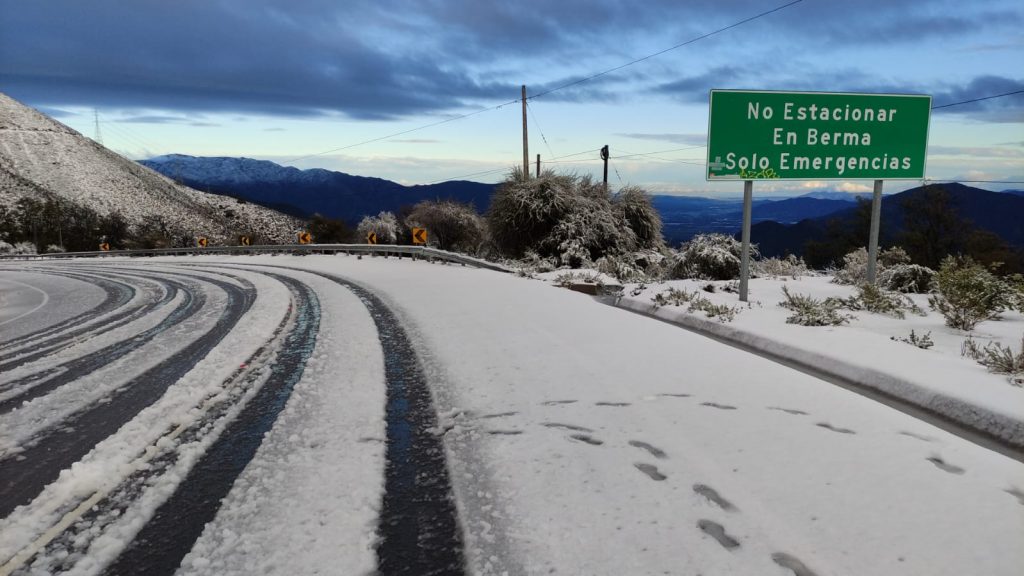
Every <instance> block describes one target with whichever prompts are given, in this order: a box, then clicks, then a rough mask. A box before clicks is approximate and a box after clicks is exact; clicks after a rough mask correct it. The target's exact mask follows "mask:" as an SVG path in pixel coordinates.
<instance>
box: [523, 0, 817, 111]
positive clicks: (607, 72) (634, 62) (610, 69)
mask: <svg viewBox="0 0 1024 576" xmlns="http://www.w3.org/2000/svg"><path fill="white" fill-rule="evenodd" d="M800 2H803V0H793V1H792V2H789V3H788V4H783V5H782V6H778V7H776V8H772V9H771V10H766V11H764V12H761V13H760V14H756V15H754V16H751V17H749V18H746V19H743V20H740V21H739V22H735V23H733V24H729V25H728V26H725V27H722V28H719V29H717V30H714V31H712V32H708V33H706V34H702V35H700V36H697V37H695V38H691V39H689V40H687V41H685V42H682V43H679V44H676V45H675V46H672V47H671V48H665V49H664V50H660V51H658V52H655V53H653V54H648V55H647V56H643V57H642V58H637V59H636V60H632V61H630V62H626V63H625V64H622V65H619V66H616V67H614V68H609V69H607V70H604V71H602V72H598V73H597V74H592V75H590V76H587V77H586V78H581V79H579V80H574V81H572V82H569V83H566V84H563V85H561V86H556V87H555V88H551V89H550V90H545V91H544V92H541V93H539V94H534V95H533V96H529V97H528V98H527V100H532V99H535V98H540V97H542V96H547V95H548V94H551V93H552V92H557V91H559V90H564V89H566V88H571V87H573V86H577V85H579V84H583V83H584V82H589V81H591V80H593V79H595V78H600V77H601V76H604V75H606V74H611V73H612V72H616V71H619V70H622V69H623V68H626V67H628V66H632V65H634V64H638V63H640V62H643V61H644V60H650V59H651V58H654V57H656V56H661V55H662V54H664V53H666V52H671V51H673V50H676V49H678V48H682V47H683V46H687V45H689V44H693V43H694V42H699V41H701V40H704V39H706V38H710V37H712V36H714V35H716V34H721V33H722V32H725V31H726V30H731V29H733V28H736V27H737V26H742V25H744V24H746V23H748V22H752V21H754V20H757V19H758V18H763V17H765V16H768V15H769V14H773V13H775V12H778V11H780V10H785V9H786V8H789V7H790V6H793V5H794V4H799V3H800Z"/></svg>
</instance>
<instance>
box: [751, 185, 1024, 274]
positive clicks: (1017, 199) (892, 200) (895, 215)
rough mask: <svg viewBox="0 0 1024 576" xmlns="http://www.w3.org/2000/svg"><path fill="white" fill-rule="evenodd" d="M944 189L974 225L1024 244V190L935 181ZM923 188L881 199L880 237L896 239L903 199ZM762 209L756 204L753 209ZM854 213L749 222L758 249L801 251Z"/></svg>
mask: <svg viewBox="0 0 1024 576" xmlns="http://www.w3.org/2000/svg"><path fill="white" fill-rule="evenodd" d="M933 186H938V187H941V188H943V189H944V190H945V191H946V192H947V193H948V194H949V199H950V204H951V206H952V208H953V210H955V211H956V214H957V216H958V217H959V218H961V219H963V220H965V221H967V222H968V223H969V224H970V225H971V226H973V227H974V228H977V229H980V230H985V231H988V232H992V233H994V234H996V235H997V236H999V237H1000V238H1002V239H1003V240H1004V241H1006V242H1007V243H1009V244H1010V245H1012V246H1016V247H1024V194H1021V193H1020V191H1017V190H1014V191H1006V192H991V191H989V190H982V189H981V188H974V187H972V186H965V185H963V184H957V183H950V184H936V185H933ZM923 194H925V188H924V187H917V188H911V189H910V190H905V191H903V192H900V193H898V194H892V195H889V196H884V197H883V198H882V214H881V229H880V232H879V237H880V241H881V242H882V243H883V244H885V243H889V242H893V241H895V240H896V239H897V238H898V237H899V235H900V233H901V232H902V231H903V222H904V213H903V211H904V203H905V202H906V201H908V200H914V199H915V198H920V197H921V196H922V195H923ZM760 211H762V209H761V208H758V207H755V208H754V213H755V214H757V213H758V212H760ZM856 218H857V207H856V206H851V207H849V208H846V209H845V210H841V211H838V212H833V213H831V214H825V215H821V216H818V217H815V218H808V219H805V220H802V221H800V222H796V223H791V224H788V225H787V224H784V223H778V222H760V223H758V224H754V225H753V226H752V227H751V231H750V238H751V241H752V242H755V243H757V244H758V246H759V248H760V250H761V254H762V255H765V256H781V255H783V254H786V253H791V254H797V255H800V254H803V251H804V248H805V247H806V245H807V242H809V241H812V240H813V241H821V240H823V239H824V238H825V236H826V231H827V229H828V226H829V224H830V222H833V221H834V222H836V223H840V224H841V225H843V226H852V225H853V222H854V221H855V220H856Z"/></svg>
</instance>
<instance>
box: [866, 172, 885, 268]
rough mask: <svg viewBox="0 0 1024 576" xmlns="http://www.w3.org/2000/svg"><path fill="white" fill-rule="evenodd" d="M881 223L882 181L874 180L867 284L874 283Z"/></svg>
mask: <svg viewBox="0 0 1024 576" xmlns="http://www.w3.org/2000/svg"><path fill="white" fill-rule="evenodd" d="M881 223H882V180H875V190H874V194H872V197H871V236H870V238H869V239H868V284H874V283H875V273H876V272H877V268H878V229H879V227H880V226H881Z"/></svg>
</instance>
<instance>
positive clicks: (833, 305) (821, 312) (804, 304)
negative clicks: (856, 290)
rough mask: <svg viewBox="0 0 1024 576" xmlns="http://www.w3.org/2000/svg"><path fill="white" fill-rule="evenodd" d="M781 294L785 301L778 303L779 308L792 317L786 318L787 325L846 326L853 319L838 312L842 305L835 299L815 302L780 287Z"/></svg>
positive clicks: (808, 297)
mask: <svg viewBox="0 0 1024 576" xmlns="http://www.w3.org/2000/svg"><path fill="white" fill-rule="evenodd" d="M782 293H783V294H784V295H785V296H786V300H785V301H783V302H779V306H782V307H783V308H785V309H787V310H790V311H792V312H793V315H792V316H790V317H789V318H786V323H787V324H799V325H800V326H839V325H841V324H846V323H847V322H849V321H850V320H851V319H852V318H853V317H852V316H850V315H849V314H843V313H841V312H840V311H839V310H840V309H841V308H842V307H843V303H842V301H840V300H837V299H835V298H826V299H824V300H817V299H815V298H812V297H811V296H808V295H806V294H796V295H794V294H790V293H789V289H788V288H787V287H785V286H783V287H782Z"/></svg>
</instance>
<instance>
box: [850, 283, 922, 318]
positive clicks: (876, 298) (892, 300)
mask: <svg viewBox="0 0 1024 576" xmlns="http://www.w3.org/2000/svg"><path fill="white" fill-rule="evenodd" d="M842 303H843V305H844V306H846V307H847V308H849V309H850V310H867V311H868V312H874V313H875V314H885V315H887V316H892V317H894V318H899V319H900V320H902V319H903V318H905V317H906V314H905V311H907V310H909V311H911V312H913V313H914V314H917V315H924V311H923V310H921V308H920V307H919V306H918V305H917V304H914V301H913V300H911V299H910V298H908V297H906V296H905V295H903V294H900V293H899V292H891V291H889V290H885V289H883V288H879V287H878V286H875V285H873V284H861V285H860V286H858V287H857V294H856V295H855V296H852V297H850V298H846V299H844V300H842Z"/></svg>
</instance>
